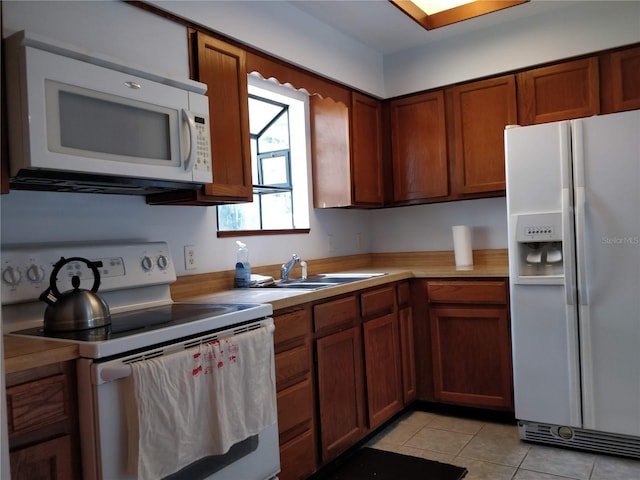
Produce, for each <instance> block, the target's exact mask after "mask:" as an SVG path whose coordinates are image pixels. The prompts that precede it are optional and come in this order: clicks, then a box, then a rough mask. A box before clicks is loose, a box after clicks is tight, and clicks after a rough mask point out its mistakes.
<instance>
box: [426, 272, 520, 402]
mask: <svg viewBox="0 0 640 480" xmlns="http://www.w3.org/2000/svg"><path fill="white" fill-rule="evenodd" d="M424 286H425V289H426V294H427V300H428V317H429V333H430V345H431V356H432V365H433V396H434V400H435V401H437V402H443V403H452V404H459V405H465V406H472V407H481V408H492V409H499V410H506V411H513V377H512V364H511V333H510V324H509V309H508V298H509V297H508V286H507V283H506V280H505V279H496V280H450V281H443V280H429V281H426V282H425V283H424Z"/></svg>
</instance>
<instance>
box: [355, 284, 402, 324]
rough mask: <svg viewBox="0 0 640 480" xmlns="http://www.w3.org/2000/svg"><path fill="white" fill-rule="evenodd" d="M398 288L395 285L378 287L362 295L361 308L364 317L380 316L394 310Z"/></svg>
mask: <svg viewBox="0 0 640 480" xmlns="http://www.w3.org/2000/svg"><path fill="white" fill-rule="evenodd" d="M395 300H396V290H395V288H394V287H393V286H390V287H384V288H377V289H376V290H371V291H369V292H364V293H363V294H361V295H360V308H361V309H362V316H363V317H371V316H373V315H376V316H379V315H384V314H386V313H391V312H393V309H394V306H395V303H396V302H395Z"/></svg>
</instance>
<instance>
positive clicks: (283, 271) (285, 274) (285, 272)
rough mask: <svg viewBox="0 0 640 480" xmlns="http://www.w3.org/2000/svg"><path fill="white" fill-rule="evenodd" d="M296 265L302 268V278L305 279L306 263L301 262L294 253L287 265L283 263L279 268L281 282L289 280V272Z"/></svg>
mask: <svg viewBox="0 0 640 480" xmlns="http://www.w3.org/2000/svg"><path fill="white" fill-rule="evenodd" d="M296 263H299V264H300V266H301V267H302V278H303V279H305V278H307V262H305V261H303V260H301V259H300V257H299V256H298V255H296V254H295V253H294V254H293V256H292V257H291V260H289V261H288V262H287V263H283V264H282V266H281V267H280V276H281V277H282V281H283V282H286V281H287V280H289V274H290V273H291V270H293V267H295V266H296Z"/></svg>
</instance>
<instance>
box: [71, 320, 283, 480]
mask: <svg viewBox="0 0 640 480" xmlns="http://www.w3.org/2000/svg"><path fill="white" fill-rule="evenodd" d="M265 322H266V323H268V324H270V325H273V320H272V319H265V320H263V321H261V325H263V326H264V325H265ZM250 325H251V324H249V326H243V327H248V328H251V327H250ZM236 332H237V331H236ZM224 333H225V332H216V335H221V334H222V335H223V334H224ZM201 338H202V339H203V341H210V338H211V337H210V335H203V336H202V337H201ZM194 341H198V339H190V340H189V342H188V343H189V344H190V345H191V344H193V342H194ZM174 345H175V346H178V345H181V343H176V344H174ZM174 345H171V346H169V347H164V348H165V349H170V348H171V347H173V346H174ZM178 348H180V347H178ZM150 350H151V349H150ZM143 353H145V352H143ZM137 355H139V353H138V354H137ZM272 365H274V363H273V361H272ZM127 374H128V370H127V366H126V364H125V363H123V358H118V359H114V360H109V361H106V362H94V361H93V360H89V359H80V360H78V391H79V396H80V402H79V405H80V435H81V440H82V441H81V443H82V464H83V465H82V468H83V477H84V478H85V480H134V479H135V478H136V477H135V475H132V474H130V473H128V468H127V462H128V434H127V422H126V414H125V401H126V400H127V398H126V393H128V392H129V391H128V390H127V389H125V386H124V383H125V380H124V378H126V375H127ZM105 378H107V379H108V380H107V381H105ZM279 471H280V456H279V444H278V426H277V422H276V423H274V424H272V425H269V426H268V427H266V428H264V429H263V430H262V431H261V432H260V433H259V434H258V435H254V436H253V437H249V438H248V439H246V440H244V441H241V442H239V443H237V444H235V445H234V446H232V447H231V449H230V450H229V452H228V453H227V454H225V455H219V456H210V457H205V458H204V459H202V460H200V461H198V462H195V463H193V464H191V465H190V466H188V467H186V468H184V469H183V470H181V471H180V472H178V473H176V474H174V475H170V476H168V477H165V478H166V480H187V479H188V480H195V479H207V480H238V479H243V480H267V479H274V478H276V475H277V474H278V472H279Z"/></svg>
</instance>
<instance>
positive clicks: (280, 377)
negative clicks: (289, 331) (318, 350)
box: [276, 345, 311, 390]
mask: <svg viewBox="0 0 640 480" xmlns="http://www.w3.org/2000/svg"><path fill="white" fill-rule="evenodd" d="M309 361H310V358H309V347H308V346H307V345H302V346H300V347H296V348H292V349H291V350H287V351H286V352H281V353H277V354H276V385H278V390H280V389H281V388H286V387H287V386H289V385H291V384H293V383H297V382H299V381H301V380H304V379H305V377H307V376H308V375H309V373H310V372H311V365H310V364H309Z"/></svg>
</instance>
